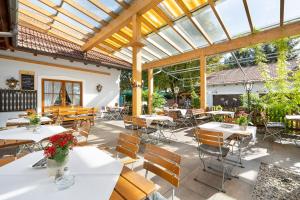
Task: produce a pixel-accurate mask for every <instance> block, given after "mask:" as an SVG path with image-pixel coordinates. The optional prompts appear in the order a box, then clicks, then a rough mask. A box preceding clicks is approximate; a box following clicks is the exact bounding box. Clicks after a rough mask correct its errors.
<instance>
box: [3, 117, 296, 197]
mask: <svg viewBox="0 0 300 200" xmlns="http://www.w3.org/2000/svg"><path fill="white" fill-rule="evenodd" d="M123 127H124V125H123V122H122V121H101V120H100V121H97V123H96V124H95V126H94V127H92V131H91V134H90V136H89V144H91V145H95V146H99V147H109V148H112V147H115V145H116V139H117V137H118V134H119V133H121V132H130V131H129V130H126V129H124V128H123ZM167 134H168V133H167ZM176 137H177V139H176V140H173V141H171V142H170V143H159V144H158V145H159V146H161V147H163V148H166V149H168V150H170V151H173V152H176V153H178V154H180V155H181V156H182V163H181V175H180V186H179V188H178V189H177V190H176V199H182V200H202V199H210V200H229V199H240V200H248V199H251V194H252V192H253V188H254V185H255V182H256V179H257V173H258V169H259V166H260V163H261V162H265V163H268V164H274V165H278V166H281V167H284V168H289V169H291V170H293V171H295V172H296V173H300V148H299V147H296V146H295V144H294V143H292V142H290V141H287V140H285V141H283V143H282V144H280V143H278V142H276V141H275V142H274V141H271V140H266V141H262V139H261V138H262V134H257V143H256V144H251V146H250V148H248V149H246V150H245V152H244V155H243V163H244V165H245V168H240V167H234V168H233V174H234V175H237V176H238V177H239V179H232V180H230V181H226V182H225V190H226V193H221V192H218V191H216V190H215V189H212V188H210V187H208V186H205V185H203V184H200V183H198V182H196V181H194V178H195V177H197V178H198V179H201V180H202V181H204V182H207V183H210V184H214V185H216V186H220V183H221V178H220V177H217V176H214V175H211V174H209V173H206V172H204V171H203V170H202V165H201V162H200V159H199V157H198V152H197V149H196V146H197V144H196V142H195V141H194V140H193V133H192V128H183V129H178V130H177V131H176ZM143 150H144V145H141V150H140V152H139V154H140V157H141V159H140V160H139V161H138V162H137V163H135V164H134V170H135V171H137V172H138V173H140V174H142V175H144V174H145V171H144V170H143V168H142V163H143V158H142V155H143ZM111 152H112V153H113V152H114V151H113V149H111ZM1 153H5V152H0V154H1ZM148 178H151V180H152V181H153V182H154V183H156V185H157V188H158V191H159V192H160V193H161V194H162V195H163V196H165V197H166V198H168V199H171V193H172V187H171V186H170V184H168V183H167V182H166V181H164V180H162V179H160V178H159V177H157V176H155V175H153V174H151V173H149V176H148Z"/></svg>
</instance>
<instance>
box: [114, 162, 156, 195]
mask: <svg viewBox="0 0 300 200" xmlns="http://www.w3.org/2000/svg"><path fill="white" fill-rule="evenodd" d="M155 190H156V188H155V185H154V183H153V182H151V181H149V180H147V179H146V178H144V177H143V176H141V175H140V174H138V173H136V172H134V171H132V170H130V169H129V168H128V167H126V166H124V167H123V170H122V172H121V175H120V178H119V180H118V182H117V184H116V186H115V189H114V191H113V193H112V195H111V197H110V200H125V199H126V200H143V199H146V197H149V195H151V194H153V192H155Z"/></svg>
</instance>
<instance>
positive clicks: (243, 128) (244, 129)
mask: <svg viewBox="0 0 300 200" xmlns="http://www.w3.org/2000/svg"><path fill="white" fill-rule="evenodd" d="M239 127H240V130H241V131H246V130H247V125H240V126H239Z"/></svg>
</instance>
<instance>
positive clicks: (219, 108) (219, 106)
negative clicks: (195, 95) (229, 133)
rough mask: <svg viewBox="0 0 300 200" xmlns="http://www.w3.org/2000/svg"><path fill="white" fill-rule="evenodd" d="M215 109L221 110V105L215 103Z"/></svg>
mask: <svg viewBox="0 0 300 200" xmlns="http://www.w3.org/2000/svg"><path fill="white" fill-rule="evenodd" d="M215 109H216V111H222V110H223V107H222V106H221V105H217V106H216V107H215Z"/></svg>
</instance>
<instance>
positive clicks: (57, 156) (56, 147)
mask: <svg viewBox="0 0 300 200" xmlns="http://www.w3.org/2000/svg"><path fill="white" fill-rule="evenodd" d="M76 143H77V140H76V137H74V136H73V135H72V134H71V133H62V134H57V135H53V136H52V137H50V138H49V144H48V146H47V147H46V148H45V150H44V155H45V156H46V157H47V158H48V159H53V160H55V161H56V162H64V161H65V159H66V157H67V155H68V154H69V150H70V149H72V147H73V146H74V145H76Z"/></svg>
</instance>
